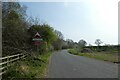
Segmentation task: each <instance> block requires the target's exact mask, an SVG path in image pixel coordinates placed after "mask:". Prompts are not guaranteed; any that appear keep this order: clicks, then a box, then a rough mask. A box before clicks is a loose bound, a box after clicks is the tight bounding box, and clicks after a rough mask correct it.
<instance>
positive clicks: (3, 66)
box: [0, 50, 29, 75]
mask: <svg viewBox="0 0 120 80" xmlns="http://www.w3.org/2000/svg"><path fill="white" fill-rule="evenodd" d="M20 51H21V50H20ZM28 54H29V53H27V52H26V51H23V52H21V53H19V54H16V55H11V56H6V57H1V58H0V75H2V74H4V73H5V72H6V71H7V70H8V67H9V66H10V65H11V64H12V63H13V62H15V61H17V60H19V59H22V58H25V57H26V56H27V55H28Z"/></svg>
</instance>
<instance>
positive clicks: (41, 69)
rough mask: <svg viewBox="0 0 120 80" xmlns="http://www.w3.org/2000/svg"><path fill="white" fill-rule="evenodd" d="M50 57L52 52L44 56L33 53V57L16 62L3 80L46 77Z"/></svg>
mask: <svg viewBox="0 0 120 80" xmlns="http://www.w3.org/2000/svg"><path fill="white" fill-rule="evenodd" d="M50 56H51V52H48V53H47V54H42V55H39V54H38V55H37V53H33V54H32V55H31V56H28V57H26V58H25V59H22V60H20V61H17V62H15V63H14V64H13V65H12V66H11V67H9V71H7V73H5V74H4V75H3V80H8V79H12V78H28V79H30V80H31V79H35V78H44V77H46V76H45V75H46V73H47V71H46V69H47V66H48V63H49V58H50Z"/></svg>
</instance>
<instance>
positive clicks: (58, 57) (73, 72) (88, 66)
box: [48, 50, 118, 78]
mask: <svg viewBox="0 0 120 80" xmlns="http://www.w3.org/2000/svg"><path fill="white" fill-rule="evenodd" d="M48 78H118V64H114V63H111V62H105V61H100V60H96V59H91V58H87V57H83V56H76V55H72V54H69V53H68V52H67V50H62V51H58V52H55V53H53V55H52V57H51V60H50V65H49V71H48Z"/></svg>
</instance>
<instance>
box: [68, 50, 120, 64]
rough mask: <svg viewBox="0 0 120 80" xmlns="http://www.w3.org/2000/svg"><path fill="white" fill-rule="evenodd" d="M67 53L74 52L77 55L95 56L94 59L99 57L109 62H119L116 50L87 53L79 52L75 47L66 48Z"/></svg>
mask: <svg viewBox="0 0 120 80" xmlns="http://www.w3.org/2000/svg"><path fill="white" fill-rule="evenodd" d="M68 52H69V53H71V54H74V55H79V56H86V57H89V58H95V59H99V60H104V61H110V62H114V63H118V62H120V60H119V59H118V51H114V52H108V51H101V52H97V51H94V52H92V53H91V52H87V53H84V52H83V53H81V52H78V51H77V50H76V49H70V50H68Z"/></svg>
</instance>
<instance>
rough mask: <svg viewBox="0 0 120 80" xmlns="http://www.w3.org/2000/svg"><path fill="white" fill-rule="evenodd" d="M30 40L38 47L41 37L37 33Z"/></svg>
mask: <svg viewBox="0 0 120 80" xmlns="http://www.w3.org/2000/svg"><path fill="white" fill-rule="evenodd" d="M32 40H33V44H34V45H40V44H41V43H42V41H43V39H42V38H41V36H40V34H39V33H38V32H37V33H36V34H35V36H34V38H33V39H32Z"/></svg>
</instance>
